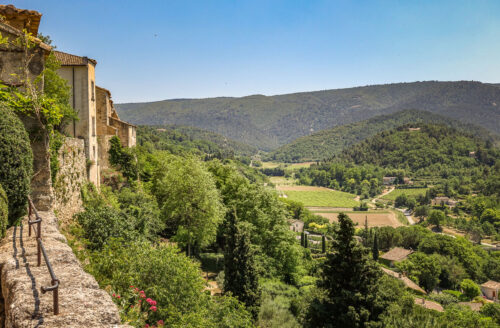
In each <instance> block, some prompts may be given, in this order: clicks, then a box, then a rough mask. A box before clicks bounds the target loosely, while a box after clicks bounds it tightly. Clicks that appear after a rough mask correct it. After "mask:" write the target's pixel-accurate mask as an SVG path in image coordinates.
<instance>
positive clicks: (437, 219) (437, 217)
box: [428, 210, 446, 230]
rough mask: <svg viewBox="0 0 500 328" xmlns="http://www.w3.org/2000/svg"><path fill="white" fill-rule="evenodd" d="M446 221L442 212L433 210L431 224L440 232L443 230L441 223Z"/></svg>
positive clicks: (430, 218)
mask: <svg viewBox="0 0 500 328" xmlns="http://www.w3.org/2000/svg"><path fill="white" fill-rule="evenodd" d="M445 219H446V217H445V215H444V212H443V211H440V210H432V211H431V213H430V214H429V219H428V221H429V223H430V224H434V225H435V226H436V228H437V229H438V230H441V223H443V222H444V220H445Z"/></svg>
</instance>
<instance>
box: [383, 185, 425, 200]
mask: <svg viewBox="0 0 500 328" xmlns="http://www.w3.org/2000/svg"><path fill="white" fill-rule="evenodd" d="M427 189H428V188H412V189H394V190H393V191H391V192H390V193H388V194H387V195H384V196H382V197H381V198H382V199H386V200H396V198H397V197H398V196H399V195H402V194H406V196H413V197H416V196H418V195H425V193H426V191H427Z"/></svg>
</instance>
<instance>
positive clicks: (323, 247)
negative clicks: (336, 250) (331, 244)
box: [321, 235, 326, 253]
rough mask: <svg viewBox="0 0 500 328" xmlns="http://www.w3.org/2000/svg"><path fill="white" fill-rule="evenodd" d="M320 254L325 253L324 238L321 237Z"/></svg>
mask: <svg viewBox="0 0 500 328" xmlns="http://www.w3.org/2000/svg"><path fill="white" fill-rule="evenodd" d="M321 253H326V237H325V235H323V236H321Z"/></svg>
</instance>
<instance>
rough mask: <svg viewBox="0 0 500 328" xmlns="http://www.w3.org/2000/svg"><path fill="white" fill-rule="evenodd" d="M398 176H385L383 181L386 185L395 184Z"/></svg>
mask: <svg viewBox="0 0 500 328" xmlns="http://www.w3.org/2000/svg"><path fill="white" fill-rule="evenodd" d="M396 179H397V178H396V177H383V178H382V183H383V184H384V185H386V186H389V185H393V184H394V183H395V182H396Z"/></svg>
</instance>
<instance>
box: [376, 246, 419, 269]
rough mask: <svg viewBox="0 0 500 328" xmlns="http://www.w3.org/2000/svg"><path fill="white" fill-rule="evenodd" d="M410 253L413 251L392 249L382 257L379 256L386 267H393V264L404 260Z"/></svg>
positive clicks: (399, 248)
mask: <svg viewBox="0 0 500 328" xmlns="http://www.w3.org/2000/svg"><path fill="white" fill-rule="evenodd" d="M411 253H413V251H412V250H410V249H405V248H401V247H394V248H393V249H391V250H390V251H388V252H387V253H385V254H384V255H382V256H380V259H381V260H382V262H385V263H386V264H387V265H389V266H394V262H400V261H403V260H405V259H406V258H407V257H408V255H410V254H411Z"/></svg>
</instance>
